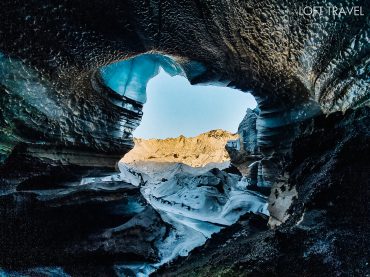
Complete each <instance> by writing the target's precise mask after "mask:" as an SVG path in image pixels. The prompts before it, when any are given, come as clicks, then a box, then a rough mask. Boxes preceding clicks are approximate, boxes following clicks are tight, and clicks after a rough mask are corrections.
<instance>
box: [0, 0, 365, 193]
mask: <svg viewBox="0 0 370 277" xmlns="http://www.w3.org/2000/svg"><path fill="white" fill-rule="evenodd" d="M316 2H317V3H315V4H317V5H329V4H331V2H330V1H327V0H319V1H316ZM335 3H336V4H338V1H335ZM307 4H308V2H307V1H294V2H289V1H278V0H274V1H271V0H265V1H257V0H256V1H116V0H109V1H104V2H101V1H96V0H93V1H90V2H89V4H88V5H87V4H86V2H85V1H82V0H78V1H76V0H74V1H72V0H57V1H53V2H50V1H46V0H35V1H28V2H27V3H24V2H22V1H11V0H5V1H2V3H1V6H0V17H1V18H2V20H1V23H0V34H1V40H0V51H1V53H2V55H1V64H2V65H1V72H2V75H1V80H2V81H1V87H0V89H1V91H2V95H4V96H3V97H2V99H1V101H2V105H1V110H2V111H1V125H0V128H1V131H2V135H1V139H0V143H1V147H0V149H1V150H0V154H1V160H2V161H5V160H6V161H7V162H6V163H8V165H9V164H10V161H11V162H12V164H13V165H14V164H17V165H19V166H18V169H16V170H18V171H19V170H20V169H22V168H23V169H24V168H25V165H22V159H21V158H20V157H22V156H27V157H29V159H30V160H37V161H39V162H40V164H45V165H44V166H41V165H40V167H39V169H32V170H34V171H35V170H36V171H37V170H38V171H45V168H46V167H48V166H49V165H50V164H55V165H56V166H60V165H62V166H69V165H73V166H78V167H83V168H86V169H89V168H99V167H108V168H111V169H113V168H114V161H113V160H114V159H116V158H118V156H122V155H123V154H124V153H126V152H127V151H128V150H129V149H131V148H132V146H133V144H132V138H131V135H130V134H131V132H132V130H133V129H134V128H135V127H136V126H137V125H138V124H139V122H140V118H141V103H140V102H137V101H135V100H134V101H133V100H132V99H130V98H127V97H124V96H122V95H119V94H117V93H116V92H115V91H114V90H111V89H110V88H109V87H107V86H106V85H105V84H104V82H102V80H101V78H100V77H101V76H100V75H99V74H98V72H99V70H100V69H101V68H102V67H104V66H106V65H109V64H112V63H114V62H119V61H122V60H125V59H128V58H131V57H135V56H136V55H139V54H143V53H156V54H165V55H167V56H170V57H172V58H173V60H174V61H175V62H176V63H177V64H178V65H179V67H180V68H181V70H182V71H183V74H184V75H185V76H187V78H188V79H189V80H190V82H191V83H192V84H198V83H213V84H221V85H228V86H232V87H235V88H238V89H241V90H243V91H250V92H252V93H253V95H254V96H255V97H256V99H257V102H258V105H259V108H260V110H261V113H260V115H259V117H258V120H257V123H256V124H257V126H258V127H257V129H258V145H259V148H260V149H261V151H262V152H264V155H266V156H271V155H273V152H274V151H275V150H276V149H280V148H284V147H285V148H286V147H287V145H289V140H290V138H291V137H292V132H294V130H292V127H291V123H292V122H299V121H302V120H304V119H306V118H309V117H311V116H314V115H317V114H318V113H320V110H322V111H323V112H332V111H344V110H346V109H348V108H354V107H358V106H361V105H366V104H367V103H368V99H369V98H368V97H369V82H368V74H369V72H368V57H369V43H368V33H369V21H368V16H367V14H366V13H365V16H357V17H355V16H342V17H339V18H333V17H330V16H322V17H310V16H300V15H299V14H298V11H299V8H300V7H302V6H304V5H307ZM341 4H343V5H361V6H363V9H364V10H365V12H366V10H368V8H369V3H368V2H367V1H364V0H362V1H361V0H359V1H341ZM200 65H201V66H200ZM200 67H202V68H204V70H202V71H199V68H200ZM293 129H294V128H293ZM282 135H285V136H286V139H281V136H282ZM286 141H288V143H287V142H286ZM279 151H280V150H279ZM279 151H277V152H279ZM82 157H83V158H82ZM117 160H118V159H117ZM92 161H96V162H92ZM265 163H266V164H270V165H267V166H265V169H264V170H263V171H264V172H266V176H267V175H273V174H274V173H273V170H271V173H267V172H268V171H269V168H270V169H271V168H272V167H273V166H274V164H276V162H274V161H272V162H270V161H269V159H266V161H265ZM5 168H6V167H5ZM12 168H14V166H12V167H9V166H8V167H7V168H6V169H4V168H3V169H2V175H5V174H9V170H11V169H12ZM264 182H265V183H266V182H267V185H266V186H271V181H269V180H265V181H264Z"/></svg>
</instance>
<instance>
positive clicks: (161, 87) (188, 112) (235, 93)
mask: <svg viewBox="0 0 370 277" xmlns="http://www.w3.org/2000/svg"><path fill="white" fill-rule="evenodd" d="M146 91H147V102H146V104H145V105H144V109H143V112H144V115H143V119H142V121H141V124H140V125H139V127H138V128H137V129H136V130H135V131H134V133H133V135H134V137H136V138H144V139H151V138H158V139H164V138H170V137H178V136H180V135H183V136H185V137H194V136H197V135H199V134H201V133H204V132H207V131H210V130H214V129H223V130H225V131H229V132H231V133H235V132H236V131H237V128H238V125H239V123H240V122H241V120H242V119H243V117H244V115H245V112H246V110H247V108H252V109H253V108H255V107H256V101H255V100H254V97H253V96H252V95H251V94H249V93H244V92H242V91H239V90H236V89H232V88H229V87H220V86H213V85H206V86H205V85H191V84H190V83H189V81H188V80H187V79H186V78H185V77H183V76H173V77H172V76H170V75H169V74H167V73H166V72H165V71H164V70H160V72H159V74H158V75H157V76H155V77H154V78H152V79H151V80H150V81H149V82H148V85H147V88H146Z"/></svg>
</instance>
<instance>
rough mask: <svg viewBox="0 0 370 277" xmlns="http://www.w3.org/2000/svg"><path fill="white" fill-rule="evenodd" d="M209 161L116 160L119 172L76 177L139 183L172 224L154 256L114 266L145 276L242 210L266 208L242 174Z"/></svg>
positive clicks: (85, 181)
mask: <svg viewBox="0 0 370 277" xmlns="http://www.w3.org/2000/svg"><path fill="white" fill-rule="evenodd" d="M214 166H215V165H214V164H212V167H203V168H194V167H191V166H188V165H185V164H181V163H159V162H157V163H156V162H141V163H137V164H125V163H123V162H120V163H119V164H118V167H119V169H120V173H117V174H114V175H110V176H105V177H97V178H91V177H90V178H84V179H83V180H82V181H81V183H80V184H81V185H87V184H90V185H93V184H94V183H96V182H99V183H103V184H104V183H105V182H112V181H113V182H114V181H123V182H127V183H130V184H132V185H134V186H138V187H140V190H141V193H142V195H143V196H144V198H145V199H146V200H147V202H148V203H149V204H150V205H151V206H152V207H153V208H154V209H155V210H156V211H157V212H158V213H159V214H160V216H161V218H162V220H163V221H164V222H166V223H167V224H169V225H170V226H171V228H170V231H169V233H168V235H167V236H166V238H165V239H164V240H159V241H156V243H155V244H156V247H157V249H158V250H159V255H160V261H159V262H157V263H152V264H150V263H139V264H137V263H127V264H120V265H117V266H116V271H117V272H120V271H122V270H124V269H125V268H127V269H130V270H131V271H133V272H135V273H136V274H137V276H148V275H149V274H150V273H151V272H153V271H154V270H155V269H156V268H157V267H159V266H160V265H162V264H164V263H167V262H169V261H171V260H173V259H174V258H175V257H177V256H186V255H188V253H189V252H190V251H191V250H192V249H194V248H195V247H197V246H200V245H202V244H204V243H205V241H206V240H207V239H208V238H210V237H211V235H212V234H213V233H216V232H219V231H220V230H221V229H222V228H224V227H226V226H229V225H231V224H233V223H235V222H236V221H237V220H238V218H239V217H240V216H241V215H243V214H245V213H247V212H254V213H262V214H266V215H268V214H269V212H268V210H267V199H266V197H264V196H262V195H260V194H258V193H256V192H253V191H249V190H248V189H247V185H248V182H247V181H246V178H240V176H239V175H234V174H230V173H226V172H224V171H222V170H220V169H223V168H225V166H227V165H226V164H220V165H219V168H220V169H219V168H214ZM212 168H213V169H212Z"/></svg>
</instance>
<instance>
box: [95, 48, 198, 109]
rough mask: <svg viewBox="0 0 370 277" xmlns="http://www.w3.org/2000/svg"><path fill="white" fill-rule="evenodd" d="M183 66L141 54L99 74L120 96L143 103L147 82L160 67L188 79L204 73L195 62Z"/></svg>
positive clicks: (161, 58) (101, 70) (111, 66)
mask: <svg viewBox="0 0 370 277" xmlns="http://www.w3.org/2000/svg"><path fill="white" fill-rule="evenodd" d="M183 66H185V67H186V68H185V70H184V68H183V67H182V66H180V65H179V64H178V63H177V62H175V61H174V60H173V59H172V58H170V57H168V56H164V55H160V54H143V55H139V56H136V57H134V58H132V59H128V60H124V61H120V62H116V63H113V64H110V65H107V66H105V67H102V68H101V69H100V73H101V77H102V79H103V82H104V83H105V85H106V86H107V87H109V88H110V89H112V90H113V91H115V92H117V93H119V94H120V95H122V96H125V97H127V98H130V99H133V100H136V101H138V102H140V103H145V102H146V99H147V97H146V87H147V84H148V81H149V80H150V79H152V78H153V77H154V76H156V75H157V74H158V73H159V69H160V67H161V68H163V69H164V70H165V71H166V72H167V73H168V74H169V75H171V76H175V75H182V76H186V77H187V78H188V79H192V78H194V77H196V76H198V75H200V74H202V73H203V72H204V71H205V68H204V66H202V65H201V64H200V63H197V62H188V63H184V65H183ZM185 71H187V72H185Z"/></svg>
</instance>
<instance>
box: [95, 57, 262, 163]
mask: <svg viewBox="0 0 370 277" xmlns="http://www.w3.org/2000/svg"><path fill="white" fill-rule="evenodd" d="M178 61H179V62H178ZM188 68H191V75H189V73H188V72H187V70H188ZM194 68H195V69H194ZM205 71H206V68H205V67H204V66H203V65H202V64H201V63H198V62H194V61H186V62H184V61H183V60H181V59H178V58H174V57H169V56H166V55H160V54H142V55H139V56H136V57H133V58H130V59H127V60H123V61H119V62H115V63H112V64H110V65H107V66H105V67H103V68H101V69H100V73H101V78H102V81H103V83H104V84H105V85H106V86H107V87H108V88H110V89H111V90H113V91H114V92H116V93H118V94H119V95H121V96H123V97H124V98H126V99H127V98H129V99H130V100H133V101H136V102H138V103H140V104H143V109H142V112H143V117H142V119H141V121H140V124H139V126H138V127H137V128H136V129H135V130H132V131H133V132H132V134H133V137H134V142H135V148H134V149H133V150H132V151H130V152H129V153H127V154H126V155H125V159H123V161H126V162H132V161H134V160H136V159H145V160H150V159H151V160H156V159H157V160H158V159H159V160H160V161H174V162H184V163H185V164H188V165H191V166H196V167H199V166H204V165H206V164H207V163H217V162H224V160H225V158H226V159H229V157H228V154H227V152H226V151H225V145H226V143H227V142H228V140H235V139H236V138H237V137H238V135H237V133H238V126H239V123H240V122H241V121H242V119H243V118H244V116H245V113H246V111H247V109H255V108H256V106H257V103H256V101H255V99H254V97H253V96H252V95H251V94H250V93H245V92H242V91H240V90H237V89H233V88H230V87H228V86H227V82H226V83H217V84H214V83H206V84H203V83H200V84H195V85H194V78H196V77H199V76H200V75H201V74H203V73H204V72H205ZM192 83H193V84H192ZM200 136H203V137H204V136H208V137H210V136H213V137H215V136H217V137H218V139H219V145H217V147H218V148H219V149H214V148H212V149H211V150H210V151H220V152H221V154H219V155H218V156H217V157H215V155H210V153H206V152H207V150H206V148H207V147H203V146H202V143H201V138H200ZM176 138H178V139H179V140H181V138H183V139H187V138H197V139H196V140H197V142H196V143H195V144H194V142H193V144H194V147H187V146H185V145H184V142H181V143H180V144H181V148H183V151H181V150H179V149H174V148H179V147H180V145H177V146H175V145H174V144H176V141H174V140H176ZM166 139H170V142H169V145H171V146H168V145H167V144H163V145H162V144H160V143H159V142H158V141H165V140H166ZM151 140H155V141H156V143H157V145H155V146H153V143H154V142H151V146H150V147H149V146H148V145H149V144H150V141H151ZM171 140H172V141H171ZM145 141H148V142H149V143H147V144H145ZM158 143H159V144H158ZM177 144H179V142H178V143H177ZM196 144H198V145H196ZM202 147H203V148H202ZM151 148H154V149H151ZM157 148H159V149H157ZM196 148H198V149H196ZM137 149H139V150H137ZM143 151H145V152H147V153H143ZM153 151H154V153H151V152H153ZM202 151H203V152H205V153H202ZM158 152H160V154H158ZM179 152H180V153H179ZM200 155H201V156H202V157H200V160H201V161H196V162H194V161H192V159H194V160H196V159H198V158H199V156H200ZM206 155H209V156H213V157H212V158H209V160H207V158H206V157H205V156H206ZM159 156H161V157H159Z"/></svg>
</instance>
